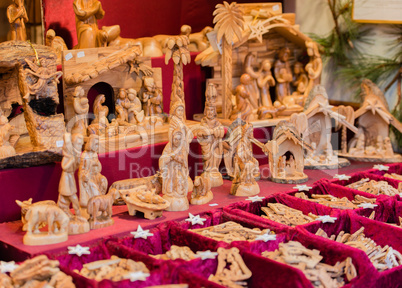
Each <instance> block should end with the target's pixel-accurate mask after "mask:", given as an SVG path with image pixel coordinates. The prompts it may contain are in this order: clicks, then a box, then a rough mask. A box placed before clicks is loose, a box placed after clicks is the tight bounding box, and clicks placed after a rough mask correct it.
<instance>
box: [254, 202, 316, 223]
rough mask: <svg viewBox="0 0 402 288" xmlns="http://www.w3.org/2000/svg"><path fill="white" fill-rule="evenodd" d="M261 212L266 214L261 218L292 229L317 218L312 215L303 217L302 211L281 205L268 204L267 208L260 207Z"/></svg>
mask: <svg viewBox="0 0 402 288" xmlns="http://www.w3.org/2000/svg"><path fill="white" fill-rule="evenodd" d="M261 211H262V212H264V213H265V214H266V215H262V216H261V217H263V218H266V219H269V220H271V221H275V222H278V223H281V224H284V225H288V226H292V227H295V226H298V225H303V224H306V223H310V222H313V221H315V219H316V218H317V217H318V216H317V215H314V214H312V213H309V214H308V215H304V214H303V212H302V211H300V210H297V209H293V208H291V207H288V206H286V205H283V204H281V203H268V207H261Z"/></svg>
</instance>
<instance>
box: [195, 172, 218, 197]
mask: <svg viewBox="0 0 402 288" xmlns="http://www.w3.org/2000/svg"><path fill="white" fill-rule="evenodd" d="M204 175H205V177H207V178H208V179H209V181H210V183H211V188H214V187H219V186H222V185H223V178H222V174H221V173H219V171H212V172H211V171H205V172H202V174H201V177H203V176H204ZM191 190H192V189H191ZM190 192H191V191H190Z"/></svg>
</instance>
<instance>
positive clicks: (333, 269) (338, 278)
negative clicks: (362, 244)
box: [261, 241, 357, 288]
mask: <svg viewBox="0 0 402 288" xmlns="http://www.w3.org/2000/svg"><path fill="white" fill-rule="evenodd" d="M261 255H262V256H264V257H267V258H269V259H272V260H275V261H278V262H280V263H285V264H287V265H291V266H293V267H295V268H297V269H300V270H301V271H302V272H303V273H304V275H305V276H306V278H307V279H308V280H310V281H311V284H313V286H314V287H324V286H325V287H334V288H335V287H342V286H344V285H345V281H344V278H346V279H347V280H348V282H350V281H352V280H353V279H354V278H355V277H357V270H356V268H355V266H354V265H353V263H352V258H351V257H348V258H346V259H345V260H344V261H342V262H337V263H336V264H335V265H334V266H331V265H328V264H326V263H322V261H323V256H321V255H320V251H319V250H316V249H308V248H306V247H304V246H303V245H302V244H301V243H300V242H297V241H289V242H288V243H279V249H277V250H275V251H272V252H269V251H264V252H262V253H261Z"/></svg>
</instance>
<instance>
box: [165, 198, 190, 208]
mask: <svg viewBox="0 0 402 288" xmlns="http://www.w3.org/2000/svg"><path fill="white" fill-rule="evenodd" d="M162 198H163V199H165V200H167V201H169V202H170V206H169V207H168V208H166V211H172V212H175V211H186V210H188V209H189V208H190V204H189V202H188V199H187V195H186V197H180V198H176V197H170V196H168V195H163V196H162Z"/></svg>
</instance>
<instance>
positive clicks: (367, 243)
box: [315, 227, 402, 272]
mask: <svg viewBox="0 0 402 288" xmlns="http://www.w3.org/2000/svg"><path fill="white" fill-rule="evenodd" d="M315 234H316V235H318V236H321V237H324V238H328V239H331V240H334V241H336V242H340V243H343V244H345V245H349V246H352V247H353V248H357V249H360V250H363V251H364V252H365V253H366V254H367V256H368V257H369V259H370V261H371V263H373V265H374V267H375V268H376V269H377V270H378V271H380V272H381V271H385V270H388V269H392V268H393V267H397V266H400V265H402V255H401V253H400V252H399V251H398V250H396V249H393V248H392V247H391V246H389V245H386V246H384V247H382V246H380V245H378V244H377V243H376V242H375V241H374V240H373V239H371V238H369V237H367V236H366V235H365V234H364V227H361V228H360V229H359V230H357V231H356V232H355V233H353V234H350V233H346V232H345V231H341V232H340V233H339V234H338V235H335V234H334V235H331V236H328V234H327V233H326V232H325V231H324V230H322V229H321V228H319V229H318V231H317V232H316V233H315Z"/></svg>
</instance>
